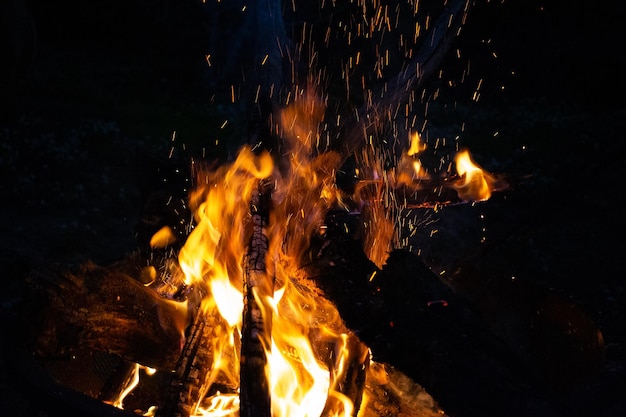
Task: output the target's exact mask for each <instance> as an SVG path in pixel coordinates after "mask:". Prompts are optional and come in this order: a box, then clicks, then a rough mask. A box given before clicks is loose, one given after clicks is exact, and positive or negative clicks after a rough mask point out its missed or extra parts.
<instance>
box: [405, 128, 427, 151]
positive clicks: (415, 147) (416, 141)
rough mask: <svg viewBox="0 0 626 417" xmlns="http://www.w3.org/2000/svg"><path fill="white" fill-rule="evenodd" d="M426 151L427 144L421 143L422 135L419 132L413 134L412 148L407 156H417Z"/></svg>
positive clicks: (410, 147)
mask: <svg viewBox="0 0 626 417" xmlns="http://www.w3.org/2000/svg"><path fill="white" fill-rule="evenodd" d="M424 150H426V144H422V143H421V139H420V135H419V133H417V132H413V134H412V135H411V146H409V149H408V151H407V152H406V154H407V155H408V156H413V155H417V154H418V153H420V152H423V151H424Z"/></svg>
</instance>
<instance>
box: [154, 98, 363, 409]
mask: <svg viewBox="0 0 626 417" xmlns="http://www.w3.org/2000/svg"><path fill="white" fill-rule="evenodd" d="M294 97H295V100H294V101H293V102H292V104H291V105H290V106H289V107H287V108H286V109H285V110H284V111H283V112H281V113H280V115H279V117H278V118H277V120H278V121H279V124H278V128H279V129H280V131H281V133H282V136H283V137H284V138H285V139H286V143H285V147H286V149H285V150H284V153H285V155H286V156H287V158H286V159H287V162H288V166H286V167H284V166H281V167H276V166H275V165H274V163H273V161H272V158H271V157H270V156H269V154H267V153H265V152H263V153H260V154H255V153H254V152H253V151H252V149H250V148H247V147H244V148H243V149H242V150H241V151H240V153H239V155H238V157H237V159H236V160H235V161H234V162H233V163H231V164H229V165H224V166H222V167H219V168H217V169H215V170H213V171H211V170H204V169H202V168H200V167H196V172H197V176H196V177H197V178H196V184H197V185H196V187H195V190H194V191H193V192H192V194H191V195H190V207H192V209H193V211H194V218H195V220H196V226H195V228H194V229H193V231H192V232H191V233H190V235H189V236H188V238H187V240H186V242H185V244H184V246H183V247H182V249H181V250H180V252H179V263H180V269H181V271H182V272H183V273H184V281H185V283H186V284H187V285H195V286H200V287H202V288H204V290H205V291H206V293H207V294H208V296H207V297H205V298H204V299H203V300H202V309H203V310H204V312H205V314H206V315H207V316H209V317H214V318H215V323H212V325H213V326H214V335H213V337H212V340H210V341H206V342H207V343H211V351H212V353H213V358H212V359H213V360H212V367H211V369H210V370H209V372H208V373H207V378H206V380H205V381H204V384H203V386H202V393H203V397H204V396H207V394H208V396H207V397H206V398H205V399H204V400H203V401H202V403H201V404H198V406H197V407H196V410H195V414H196V415H211V416H218V415H229V414H231V413H235V412H236V411H237V409H238V406H239V405H238V400H235V399H234V398H233V393H226V394H222V393H220V392H214V390H215V389H214V388H213V386H214V385H215V384H216V383H218V382H219V383H220V384H221V385H225V386H230V387H238V384H239V380H238V379H239V364H238V355H239V349H240V347H239V345H238V343H239V337H240V333H241V326H242V323H241V320H242V309H243V301H242V300H243V296H242V289H243V277H244V271H243V265H244V258H245V254H246V250H247V244H248V242H249V239H250V236H251V231H250V207H249V204H250V201H251V195H252V191H253V190H254V189H255V187H257V185H258V182H259V181H260V180H267V179H270V178H271V180H272V185H273V190H272V194H271V196H272V202H271V205H272V209H271V211H270V219H269V226H268V227H267V230H266V234H267V237H268V241H269V242H270V247H269V248H268V254H267V268H268V271H267V272H268V276H272V277H274V279H275V283H276V287H277V288H275V290H274V296H273V298H271V299H269V300H264V301H263V302H262V304H263V305H264V306H266V307H267V308H269V309H270V310H271V311H267V312H264V314H266V315H267V314H271V316H272V327H271V328H272V334H271V346H267V347H266V357H267V363H268V367H267V378H268V381H269V383H270V389H271V404H272V415H273V416H275V417H280V416H285V417H287V416H288V417H294V416H319V415H321V414H322V412H324V413H325V415H336V416H350V415H351V414H352V410H353V404H352V403H351V401H350V400H349V399H348V398H347V397H346V396H345V395H343V394H341V392H340V391H339V388H338V386H339V385H340V383H339V381H340V378H341V376H342V372H341V364H342V363H344V362H345V361H347V360H348V357H349V355H352V354H354V351H355V349H345V348H341V346H345V344H346V340H348V339H349V338H350V337H352V338H353V337H354V336H349V335H348V333H347V329H346V328H345V326H344V325H343V322H342V321H341V318H340V316H339V314H338V312H337V311H336V309H335V307H334V306H333V305H332V304H331V303H330V302H328V301H326V300H325V299H323V297H320V296H319V294H317V293H316V292H315V291H313V290H312V289H311V288H309V286H308V285H307V284H304V282H305V280H304V277H303V276H301V275H302V273H301V272H300V271H299V264H300V262H301V258H302V256H303V254H304V253H305V251H306V250H307V249H308V247H309V239H310V237H311V236H313V235H314V234H315V233H316V231H318V229H319V228H320V226H322V224H323V221H324V218H325V214H326V212H327V210H328V209H329V208H330V207H333V206H343V204H344V203H343V199H344V198H345V197H344V196H343V195H342V193H341V191H340V190H339V189H338V188H337V186H336V184H335V173H336V170H337V169H338V168H339V164H340V163H341V158H340V156H339V155H338V154H337V153H334V152H326V153H321V154H319V155H317V156H312V154H313V150H314V149H315V148H316V144H317V142H319V132H318V131H317V126H318V125H319V124H320V123H321V121H322V117H323V113H324V103H323V101H322V100H320V99H319V98H318V97H317V96H316V95H314V94H313V93H312V92H310V91H306V92H305V91H300V92H299V93H298V94H295V95H294ZM154 241H155V244H158V243H162V242H169V241H170V236H169V235H168V233H167V231H163V232H161V233H160V234H159V235H158V236H155V239H154ZM328 346H336V348H335V352H334V353H333V355H332V356H333V357H334V358H335V359H333V360H334V361H335V368H333V369H331V367H330V366H329V363H328V360H329V359H324V358H325V357H326V356H327V355H328V354H327V353H324V352H323V350H324V349H327V347H328ZM363 349H365V348H362V349H361V352H362V350H363ZM357 351H358V350H357ZM363 360H364V359H363Z"/></svg>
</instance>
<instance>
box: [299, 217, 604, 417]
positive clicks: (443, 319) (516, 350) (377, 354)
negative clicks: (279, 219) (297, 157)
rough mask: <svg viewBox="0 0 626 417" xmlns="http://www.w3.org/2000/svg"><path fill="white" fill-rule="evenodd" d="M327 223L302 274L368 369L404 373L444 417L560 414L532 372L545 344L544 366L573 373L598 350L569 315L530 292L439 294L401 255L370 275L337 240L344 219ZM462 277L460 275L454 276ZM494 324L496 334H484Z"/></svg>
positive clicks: (370, 268)
mask: <svg viewBox="0 0 626 417" xmlns="http://www.w3.org/2000/svg"><path fill="white" fill-rule="evenodd" d="M331 220H332V221H329V222H327V224H328V229H327V233H326V235H325V236H324V237H322V238H319V239H318V240H317V241H314V242H313V245H312V248H311V253H310V256H311V258H310V259H311V261H310V262H308V263H307V264H306V266H304V267H303V268H304V269H305V270H306V271H307V275H308V276H309V277H310V278H311V279H313V280H314V281H315V283H316V285H318V286H319V287H320V288H321V289H323V290H324V292H325V294H326V296H327V297H328V298H329V299H330V300H331V301H333V302H334V303H335V305H336V306H337V308H338V310H339V312H340V314H341V316H342V318H343V319H344V320H345V322H346V324H347V326H348V327H349V328H350V329H352V330H353V331H354V332H355V333H356V334H357V335H358V337H359V338H360V339H361V340H362V341H363V342H364V343H366V344H367V345H368V346H369V347H370V349H371V350H372V354H373V359H374V360H375V361H380V362H383V363H387V364H389V365H391V366H394V367H396V368H397V369H399V370H401V371H403V372H406V373H407V375H408V376H409V377H410V378H412V379H413V380H414V381H416V382H417V383H419V384H422V385H423V386H424V387H425V388H426V390H427V391H428V392H429V393H430V394H432V395H433V396H434V397H435V398H436V399H437V401H438V402H439V403H440V404H441V406H442V407H443V409H444V410H446V413H449V415H451V416H480V415H485V414H489V415H507V416H523V415H531V414H535V415H536V413H537V412H539V410H541V413H542V414H541V415H542V416H561V415H564V414H562V409H561V407H562V406H561V405H560V404H558V403H550V402H549V400H548V398H549V396H550V395H551V394H550V392H551V391H550V388H549V386H548V385H547V384H546V382H548V379H546V377H548V376H549V375H548V374H546V373H545V372H544V371H542V370H541V368H542V367H545V365H546V361H545V359H544V358H541V357H540V355H538V354H539V352H545V351H546V345H545V344H546V343H554V345H553V346H552V348H551V349H548V351H551V352H554V353H553V356H551V357H553V358H555V359H556V358H557V356H558V354H557V353H556V350H559V351H560V352H561V355H562V356H563V355H564V356H563V357H562V358H558V360H556V361H555V363H556V364H558V365H557V367H558V369H565V368H566V366H567V365H565V363H570V366H571V367H574V368H577V367H578V365H577V364H576V363H577V361H582V362H584V363H598V361H597V360H596V359H594V360H592V361H589V358H588V357H585V355H586V354H587V353H589V354H593V352H595V351H601V349H596V348H595V346H596V345H597V344H598V343H600V344H601V335H600V339H598V338H597V335H598V332H597V329H596V331H593V329H594V326H593V323H591V322H590V320H588V319H586V318H585V317H584V315H582V314H581V312H580V311H579V310H577V309H575V308H573V307H572V306H568V303H566V302H563V300H561V301H559V302H554V299H553V296H552V297H543V296H541V295H540V294H542V292H536V291H532V290H530V288H527V289H526V290H525V291H522V292H520V293H518V294H517V295H516V296H514V297H513V294H512V293H511V290H508V291H504V289H503V288H497V287H491V286H488V287H486V288H484V287H483V289H484V290H485V291H483V292H482V293H481V294H480V297H478V295H477V294H476V293H474V294H473V296H471V297H468V295H469V294H468V292H467V291H468V290H467V289H460V288H459V289H456V288H455V289H453V288H452V287H450V286H448V285H446V284H445V283H444V282H443V281H442V280H441V279H440V277H439V276H437V275H436V274H434V272H433V271H432V270H431V269H430V268H428V267H427V266H426V264H425V263H424V262H423V261H422V259H420V258H419V257H417V256H416V255H414V254H412V253H410V252H407V251H402V250H395V251H393V252H392V253H391V254H390V256H389V258H388V260H387V262H386V264H385V265H384V266H383V267H382V268H377V267H376V266H375V265H374V264H373V263H372V262H370V261H369V260H368V259H367V257H366V256H365V254H364V252H363V250H362V248H361V246H360V242H359V241H358V240H356V239H354V238H353V237H352V236H350V234H347V233H345V231H344V230H346V229H350V228H355V227H357V223H358V221H357V220H355V219H353V218H349V216H347V215H344V216H343V217H342V216H340V215H337V216H335V217H334V218H332V219H331ZM331 225H334V227H331ZM464 273H469V272H463V271H459V272H458V274H461V275H463V274H464ZM461 278H462V277H461V276H458V277H457V280H458V281H461ZM469 278H470V279H480V278H479V277H478V276H475V275H473V274H472V276H471V277H469ZM474 288H475V289H476V288H478V286H475V287H474ZM537 297H539V298H537ZM515 300H518V301H515ZM549 300H550V301H549ZM494 302H496V303H494ZM531 310H532V311H531ZM531 313H532V314H531ZM494 318H497V320H496V322H497V323H498V325H499V326H500V327H499V328H497V327H494V326H493V325H492V321H493V319H494ZM511 320H512V321H511ZM520 320H521V321H520ZM564 321H568V322H570V327H567V323H565V322H564ZM507 323H508V324H507ZM511 324H512V325H511ZM579 324H580V326H578V325H579ZM574 327H576V329H574V330H573V334H572V333H571V332H570V333H569V334H567V330H568V329H570V330H572V329H573V328H574ZM589 329H591V331H589ZM577 331H580V332H581V333H577ZM594 337H595V338H594ZM547 341H552V342H547ZM520 343H522V344H520ZM537 343H538V344H537ZM520 349H521V350H522V351H524V350H526V349H528V350H527V351H525V352H522V351H520ZM522 353H524V354H522ZM535 355H537V356H535ZM475 369H480V370H481V371H480V372H479V373H476V372H475V371H474V370H475ZM549 369H555V368H554V367H549Z"/></svg>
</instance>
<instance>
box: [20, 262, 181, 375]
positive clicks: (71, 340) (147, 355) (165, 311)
mask: <svg viewBox="0 0 626 417" xmlns="http://www.w3.org/2000/svg"><path fill="white" fill-rule="evenodd" d="M126 267H127V265H124V266H123V267H122V266H121V265H120V266H116V265H112V266H110V267H102V266H98V265H96V264H94V263H91V262H87V263H85V264H82V265H79V266H75V267H69V268H66V267H62V266H58V265H57V266H51V267H49V268H48V269H45V270H43V269H42V270H38V271H36V272H35V273H33V274H32V275H31V276H30V277H29V285H30V288H31V294H30V300H29V301H28V305H29V307H28V308H29V309H30V312H29V323H28V326H29V327H30V331H31V335H32V339H33V343H34V347H35V353H36V354H37V355H38V356H39V357H41V358H54V357H61V356H67V355H71V354H72V352H73V351H76V350H77V349H79V348H81V349H84V348H90V349H94V350H99V351H103V352H108V353H114V354H117V355H119V356H121V357H123V358H124V359H127V360H129V361H132V362H137V363H140V364H142V365H145V366H149V367H152V368H156V369H162V370H168V371H170V370H173V369H174V367H175V365H176V362H177V361H178V358H179V356H180V353H181V349H182V347H183V345H184V340H185V338H184V332H185V327H186V326H187V321H188V317H189V314H188V311H187V307H186V306H185V305H184V304H181V303H177V302H174V301H171V300H168V299H165V298H163V297H161V296H160V295H158V294H157V293H156V292H154V291H153V290H152V289H150V288H148V287H145V286H144V285H142V284H141V283H139V282H138V281H137V280H135V279H134V278H133V277H131V276H130V275H128V274H127V272H126V271H125V270H124V268H126Z"/></svg>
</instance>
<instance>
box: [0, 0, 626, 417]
mask: <svg viewBox="0 0 626 417" xmlns="http://www.w3.org/2000/svg"><path fill="white" fill-rule="evenodd" d="M0 4H1V5H2V10H1V11H0V16H2V19H3V20H2V25H3V26H2V28H0V29H1V30H3V31H4V32H3V36H4V38H3V44H2V48H3V49H2V56H3V57H4V58H3V60H2V61H3V62H4V64H2V71H1V72H0V77H1V78H2V79H1V80H0V84H1V86H2V90H1V91H2V94H3V96H2V97H0V100H1V101H2V108H1V111H2V114H1V126H0V129H1V130H0V138H1V140H0V147H1V149H0V184H1V186H2V188H1V190H2V195H3V198H2V201H3V203H2V204H1V210H0V216H1V219H2V220H1V221H0V234H1V235H0V247H1V249H2V253H1V254H0V265H2V270H3V275H4V283H5V285H4V286H3V288H4V290H3V297H2V308H3V315H6V316H7V317H10V316H11V314H10V311H11V309H13V308H15V306H16V305H17V304H18V303H19V302H20V299H21V298H20V297H21V296H20V290H21V283H22V280H23V278H24V277H25V276H26V275H27V274H28V273H29V271H31V270H32V269H33V268H35V267H36V266H37V265H42V264H46V263H52V262H61V263H77V262H82V261H85V260H93V261H95V262H98V263H103V264H106V263H107V262H111V261H113V260H115V259H118V258H120V257H123V256H124V255H125V254H128V253H130V252H131V251H134V250H136V249H137V248H138V247H140V246H141V245H142V244H143V242H142V240H141V238H142V235H141V233H140V232H141V231H140V229H139V227H138V225H139V224H140V218H141V216H142V215H143V213H142V209H143V207H144V205H145V201H146V198H147V196H150V195H152V193H154V192H155V191H160V190H167V191H168V192H170V193H172V194H175V195H180V196H181V197H184V189H185V187H186V186H188V185H189V183H188V180H187V173H186V172H184V170H185V166H186V165H185V164H186V161H187V159H186V158H187V157H188V156H189V155H188V154H187V153H185V150H197V149H201V148H206V149H207V150H208V151H207V152H208V153H209V154H210V155H212V156H214V157H216V158H223V157H225V156H228V155H230V154H232V152H233V151H234V150H235V149H236V148H237V147H238V146H239V143H240V142H239V141H240V138H241V137H242V136H243V134H244V128H243V127H242V126H238V125H237V123H229V124H228V125H227V126H226V127H225V128H223V129H221V128H220V127H221V126H222V124H223V122H224V120H225V119H229V120H235V121H236V120H237V118H238V117H239V116H238V113H237V112H238V109H236V108H232V106H228V105H226V104H224V103H223V102H222V97H223V96H222V94H223V91H222V90H220V88H215V86H214V85H213V84H212V82H211V79H210V72H207V70H206V62H205V60H204V54H205V53H206V50H207V48H208V45H207V42H208V41H207V39H208V33H209V32H210V25H209V23H210V18H209V16H207V15H206V12H205V10H204V9H203V8H202V7H200V6H199V4H198V3H196V2H194V1H179V2H168V1H165V0H163V1H155V2H148V1H140V0H134V1H106V2H105V1H89V2H79V1H70V0H62V1H52V2H50V1H38V0H30V1H24V2H21V3H20V2H16V1H8V0H4V1H3V2H2V3H0ZM23 11H26V12H27V14H23V13H22V12H23ZM28 16H30V18H32V20H31V21H30V24H32V26H29V24H27V23H24V24H19V25H15V26H14V24H15V23H17V22H18V21H20V20H21V19H24V21H25V22H28V20H26V19H28ZM625 18H626V6H624V3H622V2H595V3H591V2H587V3H584V4H582V5H579V4H576V3H573V2H567V1H548V0H545V1H539V0H529V1H521V0H518V1H512V0H508V1H507V0H505V1H502V2H500V1H497V2H496V1H491V2H487V1H480V2H477V4H476V6H475V7H474V8H473V9H472V10H471V12H470V15H469V17H468V20H467V22H466V24H465V26H464V29H463V31H462V34H461V37H460V38H459V39H458V40H457V44H456V45H455V48H458V50H459V51H460V56H461V58H460V59H459V58H458V57H457V56H456V55H455V54H454V53H451V54H450V57H449V58H447V59H446V60H445V61H444V62H443V63H442V66H441V68H442V70H443V76H442V77H443V79H448V78H450V79H456V77H457V75H458V74H459V72H460V71H462V69H464V68H467V65H468V62H469V63H470V66H471V72H470V75H469V76H468V78H467V79H466V80H465V82H463V83H455V85H454V88H450V89H446V88H443V89H442V96H441V98H439V99H438V101H437V103H435V105H434V106H433V107H434V109H435V110H433V111H432V117H433V123H435V124H438V125H440V126H441V125H445V124H446V123H448V122H450V123H452V124H458V123H459V122H462V123H463V124H464V130H463V134H462V138H461V140H462V142H463V144H464V145H466V146H467V147H468V148H470V150H471V151H472V153H473V155H474V156H475V159H476V160H477V161H478V162H479V163H480V164H481V165H482V166H483V167H484V168H486V169H487V170H489V171H490V172H493V173H499V174H502V175H504V176H506V177H507V179H508V180H509V181H510V184H511V187H510V188H509V189H508V190H506V192H504V193H502V194H499V195H497V196H495V197H494V201H493V202H492V203H488V204H484V205H483V206H481V207H480V208H479V209H474V208H472V209H470V208H450V209H449V210H443V211H442V212H441V213H438V214H437V216H438V217H439V222H440V223H439V224H440V225H441V227H440V230H441V231H442V232H443V233H441V234H440V236H443V237H440V238H435V239H432V240H426V239H425V240H422V241H419V242H416V243H415V244H416V245H417V246H419V247H420V248H421V249H422V251H423V253H425V254H426V255H425V257H427V259H426V260H427V261H428V262H429V263H430V264H431V265H432V267H433V269H445V268H446V267H448V266H450V265H457V263H458V260H459V259H460V258H464V257H465V256H466V255H467V256H469V259H472V260H473V261H472V262H474V263H475V265H477V266H478V267H479V269H480V270H481V271H483V272H484V274H485V275H486V276H490V277H502V276H504V277H507V278H510V277H511V276H515V277H516V278H517V279H520V280H522V281H524V282H527V283H528V284H529V285H532V286H533V288H535V287H540V288H541V289H542V290H547V291H550V292H551V293H553V294H556V295H557V296H558V297H561V299H564V300H567V301H568V302H570V303H572V304H573V305H575V306H577V307H578V308H580V309H581V311H583V312H584V314H585V315H586V317H588V318H589V319H590V320H591V321H592V322H593V323H595V325H596V326H597V327H598V329H600V331H601V332H602V334H603V337H604V341H605V345H606V352H605V354H606V355H605V359H604V361H603V362H602V365H601V366H599V367H598V368H597V369H594V372H592V373H591V374H592V375H591V376H587V375H585V377H584V378H583V379H582V382H577V384H575V385H574V387H572V388H571V389H569V390H567V392H566V393H565V394H563V393H561V394H559V396H558V400H555V401H557V402H558V403H559V407H563V408H564V409H565V410H568V412H569V415H572V416H574V415H579V416H590V415H594V416H606V417H609V416H610V417H613V416H618V415H624V413H625V412H626V411H625V405H624V403H623V400H622V399H621V395H622V394H621V392H623V391H621V389H623V388H626V380H625V379H624V367H625V366H626V361H625V359H626V357H625V351H624V350H625V348H626V345H625V343H626V340H625V336H626V335H625V332H624V325H625V321H624V301H626V300H625V297H626V295H625V293H624V272H623V252H624V243H623V242H624V216H623V213H622V211H621V203H620V201H621V197H622V194H623V185H622V182H623V181H622V176H623V169H624V167H625V164H624V162H625V157H624V150H625V149H624V148H625V146H624V137H623V135H624V133H623V132H625V131H626V130H625V128H626V105H625V104H624V92H626V85H625V81H624V76H623V74H624V73H625V70H626V62H625V61H626V55H624V50H625V46H626V45H625V39H626V26H625V25H624V19H625ZM30 27H33V28H35V32H34V33H33V32H31V31H29V30H27V29H28V28H30ZM479 80H482V83H481V89H480V98H479V99H478V100H472V94H473V92H474V91H475V89H476V86H477V85H478V81H479ZM434 83H435V85H436V83H437V81H434ZM444 84H445V83H444ZM216 141H217V144H216ZM172 148H175V152H173V153H171V152H170V151H171V149H172ZM172 155H173V156H172ZM476 210H478V211H479V212H480V214H481V215H484V219H485V220H484V221H483V220H481V222H482V223H477V221H476V218H477V211H476ZM464 216H470V217H471V221H465V220H460V219H463V218H464ZM459 227H460V228H459ZM483 227H484V228H485V229H486V230H487V232H486V235H487V238H488V239H487V240H488V241H489V242H494V243H493V244H491V246H488V249H480V250H476V249H475V247H476V233H477V232H476V228H483ZM481 233H482V232H481ZM478 234H480V233H478ZM494 279H495V278H494ZM520 294H521V293H520ZM526 296H528V294H524V295H519V297H526ZM513 297H514V298H515V296H513ZM519 297H518V298H517V299H515V301H516V302H519V303H520V304H523V303H524V301H525V300H524V299H523V298H521V299H520V298H519ZM529 303H530V301H529ZM2 339H3V343H5V342H4V341H5V340H6V336H5V337H3V338H2ZM546 343H549V340H548V341H547V342H546ZM550 355H554V358H557V357H558V356H559V351H558V349H555V350H550V352H547V353H546V357H547V358H548V360H550V359H551V358H552V357H551V356H550ZM576 360H578V358H577V359H576ZM582 368H584V366H582ZM476 372H477V373H480V372H481V371H480V369H477V370H476ZM567 377H568V374H567V373H564V374H563V378H564V379H565V378H567ZM557 381H559V379H558V378H557ZM560 382H562V381H560ZM1 384H2V386H1V388H2V400H3V401H5V400H7V399H8V398H7V397H11V396H12V393H13V392H14V391H12V389H13V388H10V387H11V385H12V383H11V379H10V378H9V377H6V376H3V379H2V381H1ZM18 391H19V390H18ZM18 398H19V397H18ZM20 401H24V400H23V399H22V400H18V401H17V403H15V404H17V405H15V404H14V405H12V406H9V410H13V411H16V412H17V411H19V410H20V405H19V404H20ZM3 406H4V405H3ZM11 407H13V408H11ZM546 415H547V414H546Z"/></svg>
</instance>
